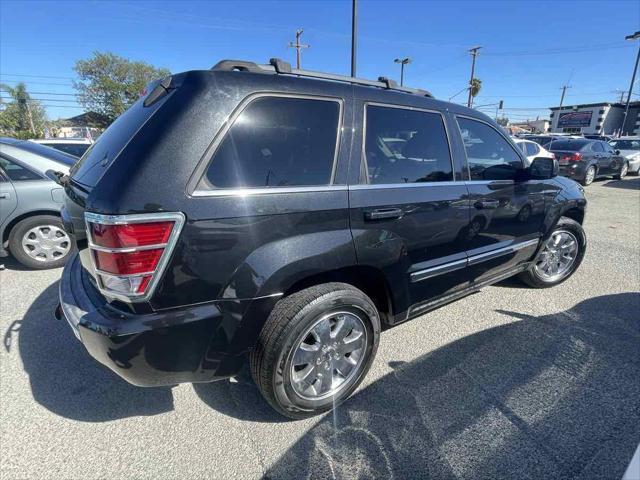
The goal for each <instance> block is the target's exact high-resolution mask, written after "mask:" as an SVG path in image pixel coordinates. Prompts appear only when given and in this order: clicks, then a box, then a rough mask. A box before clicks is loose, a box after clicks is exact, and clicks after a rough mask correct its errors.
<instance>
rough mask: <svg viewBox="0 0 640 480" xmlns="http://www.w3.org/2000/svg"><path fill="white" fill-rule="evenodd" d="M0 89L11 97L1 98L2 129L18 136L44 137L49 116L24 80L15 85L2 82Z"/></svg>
mask: <svg viewBox="0 0 640 480" xmlns="http://www.w3.org/2000/svg"><path fill="white" fill-rule="evenodd" d="M0 90H1V91H4V92H6V93H8V94H9V97H10V101H9V102H6V101H5V100H4V99H3V100H0V103H1V104H2V111H0V131H1V132H2V133H3V134H5V135H10V136H12V137H17V138H39V137H42V136H43V134H44V127H45V123H46V121H47V116H46V113H45V110H44V107H43V106H42V105H41V104H40V102H38V101H37V100H33V99H32V98H31V96H30V95H29V92H27V86H26V85H25V84H24V83H22V82H20V83H18V84H17V85H16V86H15V87H11V86H9V85H5V84H0Z"/></svg>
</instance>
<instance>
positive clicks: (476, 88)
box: [471, 78, 482, 100]
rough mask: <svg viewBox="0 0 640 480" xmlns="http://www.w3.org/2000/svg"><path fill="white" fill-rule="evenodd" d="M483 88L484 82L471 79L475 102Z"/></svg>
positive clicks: (472, 94)
mask: <svg viewBox="0 0 640 480" xmlns="http://www.w3.org/2000/svg"><path fill="white" fill-rule="evenodd" d="M481 88H482V80H480V79H479V78H472V79H471V99H472V100H473V99H474V98H476V97H477V96H478V94H479V93H480V89H481Z"/></svg>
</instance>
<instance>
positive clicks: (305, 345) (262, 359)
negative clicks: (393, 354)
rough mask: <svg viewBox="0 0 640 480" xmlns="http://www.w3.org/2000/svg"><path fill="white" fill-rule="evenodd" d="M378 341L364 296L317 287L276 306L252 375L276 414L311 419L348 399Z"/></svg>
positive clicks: (335, 286) (345, 288)
mask: <svg viewBox="0 0 640 480" xmlns="http://www.w3.org/2000/svg"><path fill="white" fill-rule="evenodd" d="M379 337H380V318H379V315H378V311H377V309H376V307H375V305H374V304H373V302H372V301H371V299H370V298H369V297H367V296H366V295H365V294H364V293H363V292H361V291H360V290H358V289H356V288H354V287H353V286H351V285H348V284H344V283H325V284H321V285H316V286H313V287H310V288H307V289H305V290H301V291H299V292H296V293H294V294H292V295H289V296H288V297H285V298H283V299H281V300H280V301H279V302H278V303H277V304H276V306H275V308H274V309H273V311H272V312H271V314H270V315H269V318H268V319H267V321H266V323H265V325H264V326H263V328H262V331H261V332H260V335H259V338H258V342H257V345H256V348H255V349H254V350H253V351H252V352H251V354H250V366H251V374H252V376H253V379H254V381H255V383H256V385H257V386H258V388H259V389H260V392H261V393H262V395H263V396H264V398H265V399H266V400H267V402H269V404H270V405H271V406H272V407H273V408H274V409H275V410H277V411H278V412H279V413H281V414H282V415H284V416H286V417H289V418H293V419H300V418H307V417H311V416H313V415H317V414H319V413H322V412H326V411H328V410H331V409H332V408H333V407H334V406H336V405H337V404H339V403H340V402H341V401H344V400H345V399H346V398H347V397H349V395H351V393H353V391H354V390H355V389H356V388H357V387H358V385H359V384H360V382H361V381H362V379H363V378H364V376H365V375H366V373H367V371H368V370H369V367H370V366H371V363H372V361H373V359H374V357H375V354H376V351H377V348H378V342H379ZM350 348H351V349H352V350H351V351H348V350H349V349H350ZM325 389H328V390H327V391H324V390H325Z"/></svg>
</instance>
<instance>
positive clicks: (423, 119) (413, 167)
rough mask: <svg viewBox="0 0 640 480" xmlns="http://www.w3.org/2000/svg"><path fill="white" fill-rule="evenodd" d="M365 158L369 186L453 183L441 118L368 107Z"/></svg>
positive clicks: (400, 109)
mask: <svg viewBox="0 0 640 480" xmlns="http://www.w3.org/2000/svg"><path fill="white" fill-rule="evenodd" d="M364 155H365V160H366V162H367V174H368V181H369V183H371V184H397V183H415V182H443V181H448V180H453V169H452V166H451V155H450V153H449V142H448V140H447V133H446V131H445V127H444V122H443V119H442V116H441V115H440V114H438V113H431V112H422V111H417V110H408V109H405V108H391V107H381V106H375V105H368V106H367V109H366V133H365V146H364Z"/></svg>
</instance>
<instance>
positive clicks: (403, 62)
mask: <svg viewBox="0 0 640 480" xmlns="http://www.w3.org/2000/svg"><path fill="white" fill-rule="evenodd" d="M394 63H399V64H400V85H401V86H402V85H404V66H405V65H408V64H409V63H411V59H410V58H409V57H406V58H396V59H395V60H394Z"/></svg>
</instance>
